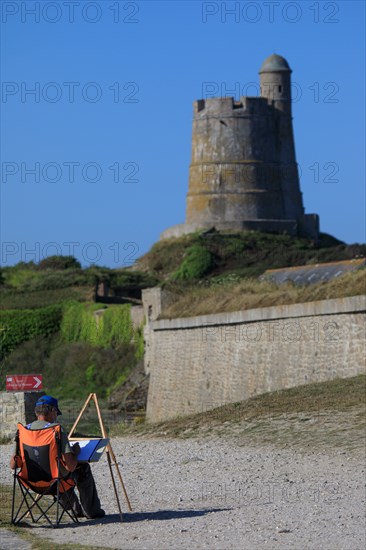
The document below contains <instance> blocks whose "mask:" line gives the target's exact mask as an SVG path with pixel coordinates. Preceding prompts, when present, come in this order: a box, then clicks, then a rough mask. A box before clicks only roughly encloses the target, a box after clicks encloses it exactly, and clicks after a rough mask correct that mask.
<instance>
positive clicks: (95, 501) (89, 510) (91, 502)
mask: <svg viewBox="0 0 366 550" xmlns="http://www.w3.org/2000/svg"><path fill="white" fill-rule="evenodd" d="M71 477H72V478H73V480H74V481H75V483H76V487H77V489H78V491H79V495H80V503H79V501H78V498H77V496H76V495H75V493H74V495H73V496H72V497H71V499H70V496H71V495H70V494H69V495H68V497H69V500H70V501H71V505H72V509H73V510H74V512H75V513H76V514H77V515H80V512H81V511H82V512H83V514H84V515H85V516H86V517H87V518H92V517H94V516H96V515H98V514H100V511H101V505H100V500H99V497H98V492H97V488H96V486H95V481H94V477H93V474H92V471H91V468H90V465H89V464H88V463H87V462H86V463H82V464H79V465H78V466H77V467H76V469H75V470H74V471H73V473H72V474H71ZM68 497H66V496H65V499H63V500H64V502H65V500H66V499H68ZM80 504H81V508H80Z"/></svg>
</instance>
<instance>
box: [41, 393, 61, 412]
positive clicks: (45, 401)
mask: <svg viewBox="0 0 366 550" xmlns="http://www.w3.org/2000/svg"><path fill="white" fill-rule="evenodd" d="M38 405H51V407H55V409H57V414H58V415H60V414H62V412H61V411H60V409H59V408H58V402H57V399H55V398H54V397H52V396H51V395H43V396H42V397H40V398H39V399H38V401H37V403H36V407H37V406H38Z"/></svg>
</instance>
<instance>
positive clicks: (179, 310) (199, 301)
mask: <svg viewBox="0 0 366 550" xmlns="http://www.w3.org/2000/svg"><path fill="white" fill-rule="evenodd" d="M170 290H172V291H173V292H174V295H175V299H174V302H172V303H171V304H170V305H169V307H167V308H165V309H164V310H163V312H162V314H161V316H160V317H161V318H165V319H166V318H170V319H171V318H174V317H190V316H194V315H205V314H209V313H222V312H225V311H240V310H244V309H252V308H258V307H269V306H274V305H284V304H296V303H302V302H311V301H314V300H328V299H331V298H344V297H346V296H359V295H363V294H365V293H366V270H365V269H360V270H358V271H355V272H352V273H347V274H345V275H342V276H341V277H338V278H337V279H333V280H332V281H329V282H323V283H318V284H314V285H308V286H294V285H293V284H291V283H288V284H283V285H281V286H277V285H275V284H274V283H271V282H268V281H257V280H255V279H245V280H243V281H241V282H239V283H238V282H234V283H230V282H228V283H226V284H222V285H220V286H218V285H215V284H213V285H210V286H208V287H205V286H199V285H197V284H195V285H189V286H188V285H186V286H185V287H184V288H181V289H179V288H178V287H174V286H172V287H171V289H170Z"/></svg>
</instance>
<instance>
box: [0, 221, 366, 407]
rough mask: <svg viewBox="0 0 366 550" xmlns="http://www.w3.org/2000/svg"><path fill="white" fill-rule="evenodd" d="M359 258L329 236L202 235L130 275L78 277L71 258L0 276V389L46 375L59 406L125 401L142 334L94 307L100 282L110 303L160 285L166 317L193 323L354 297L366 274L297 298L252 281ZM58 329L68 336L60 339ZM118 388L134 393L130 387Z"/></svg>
mask: <svg viewBox="0 0 366 550" xmlns="http://www.w3.org/2000/svg"><path fill="white" fill-rule="evenodd" d="M364 256H366V245H363V244H354V245H346V244H344V243H342V242H340V241H337V240H336V239H334V238H332V237H330V236H327V235H321V238H320V240H319V242H318V243H314V242H313V241H311V240H307V239H300V238H293V237H289V236H287V235H273V234H265V233H258V232H245V233H235V234H229V233H217V232H215V231H206V232H201V233H194V234H191V235H186V236H184V237H181V238H179V239H168V240H165V241H160V242H158V243H156V244H155V245H154V246H153V247H152V249H151V250H150V251H149V252H148V253H147V254H145V255H144V256H142V257H141V258H140V259H139V260H138V261H137V262H136V264H135V265H134V266H133V267H131V268H119V269H109V268H106V267H100V266H91V267H88V268H84V269H83V268H82V267H81V265H80V264H79V262H78V261H77V260H76V259H75V258H72V257H63V256H51V257H49V258H46V259H44V260H42V261H41V262H40V263H39V264H34V263H33V262H28V263H24V262H20V263H19V264H17V265H16V266H13V267H5V268H2V269H1V270H0V322H1V323H2V326H1V327H0V328H1V332H0V358H1V362H0V370H1V373H2V377H1V384H2V385H3V382H4V378H5V377H4V376H3V375H5V374H8V373H9V374H10V373H18V374H22V373H30V372H33V373H35V372H36V373H42V374H44V379H45V387H46V391H48V392H49V393H56V394H57V395H58V396H59V397H67V396H71V397H72V398H75V397H76V396H84V395H87V393H89V392H92V391H97V392H98V394H99V395H100V396H101V397H104V398H107V397H112V398H113V396H116V395H118V399H120V400H122V401H123V399H124V397H123V391H122V392H121V387H122V388H123V387H124V386H123V384H124V383H125V381H126V380H127V378H128V376H129V375H130V373H132V372H133V371H134V369H135V368H136V367H137V365H138V364H139V361H140V360H141V354H142V351H143V350H142V346H143V339H142V331H141V330H140V331H139V332H133V331H132V332H131V330H130V329H131V319H130V316H129V314H128V313H126V311H125V310H122V308H123V307H124V306H121V305H115V306H112V305H109V304H108V305H103V304H95V303H94V300H95V293H96V288H97V285H98V284H99V283H100V282H103V281H104V282H107V283H108V285H109V287H110V289H111V293H112V294H113V293H114V292H118V291H120V290H121V289H122V290H123V289H134V290H135V291H136V290H137V292H138V291H139V289H140V290H141V289H143V288H146V287H151V286H156V285H161V286H163V287H165V288H167V289H168V290H170V291H171V292H172V294H173V296H174V300H173V304H172V305H171V306H170V307H169V309H167V310H166V311H165V312H164V316H171V317H173V316H184V315H196V314H201V313H210V312H219V311H231V310H234V309H236V310H237V309H241V308H243V309H245V308H250V307H259V306H265V305H273V304H278V303H294V302H299V301H308V300H313V299H324V298H332V297H338V296H353V295H359V294H362V293H364V292H365V270H364V269H363V270H359V271H358V272H355V273H350V274H348V275H344V276H342V277H339V278H338V279H337V280H336V281H333V282H329V283H322V284H321V285H313V286H309V287H303V288H294V287H292V286H291V285H287V286H286V285H285V286H281V287H277V286H276V285H274V284H272V283H269V282H259V281H258V280H257V278H258V276H259V275H261V274H262V273H263V272H264V271H265V270H267V269H270V268H272V269H273V268H280V267H286V266H295V265H303V264H313V263H323V262H330V261H340V260H350V259H353V258H356V257H364ZM75 304H76V305H75ZM77 304H79V306H77ZM98 308H105V309H106V310H107V314H106V315H104V316H103V317H104V318H105V320H106V323H105V324H104V328H103V326H102V325H101V326H99V327H98V326H97V324H96V318H95V316H94V315H93V312H94V311H95V310H96V309H98ZM123 311H125V313H123ZM47 319H49V320H50V324H49V325H48V324H47V323H48V321H47ZM65 323H68V326H69V327H73V329H72V330H71V331H70V330H69V331H65V330H64V329H65ZM63 327H64V328H63ZM67 333H68V334H69V336H70V335H71V336H70V337H65V334H67ZM118 335H124V336H123V338H122V337H121V338H119V337H118ZM132 386H133V385H132ZM126 388H128V391H129V392H130V391H132V390H133V387H132V389H131V384H127V385H126ZM112 401H113V399H112ZM114 402H115V400H114Z"/></svg>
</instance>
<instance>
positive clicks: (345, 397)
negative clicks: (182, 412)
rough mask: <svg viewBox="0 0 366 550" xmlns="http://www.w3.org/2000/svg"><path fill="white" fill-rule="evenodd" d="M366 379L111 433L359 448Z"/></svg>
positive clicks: (303, 388) (120, 428)
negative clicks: (209, 437) (227, 438)
mask: <svg viewBox="0 0 366 550" xmlns="http://www.w3.org/2000/svg"><path fill="white" fill-rule="evenodd" d="M365 390H366V376H365V375H359V376H355V377H353V378H345V379H341V378H339V379H336V380H331V381H327V382H320V383H314V384H307V385H304V386H298V387H296V388H290V389H287V390H280V391H275V392H271V393H267V394H263V395H259V396H257V397H252V398H250V399H247V400H246V401H242V402H239V403H228V404H226V405H223V406H222V407H218V408H216V409H212V410H209V411H203V412H202V413H198V414H193V415H189V416H184V417H178V418H175V419H172V420H167V421H166V422H159V423H155V424H143V425H139V426H136V425H135V426H130V427H128V428H126V426H114V428H113V430H112V434H114V435H139V436H152V437H179V438H188V437H205V436H216V437H220V438H225V437H229V438H231V439H233V438H234V439H235V440H236V442H237V444H239V445H241V444H243V445H246V444H249V443H251V444H255V445H263V444H265V443H268V444H275V445H279V446H282V447H283V446H289V445H297V446H301V447H312V448H316V447H328V448H329V447H342V448H345V449H360V448H363V447H364V444H365V429H364V422H365V395H366V393H365Z"/></svg>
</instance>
